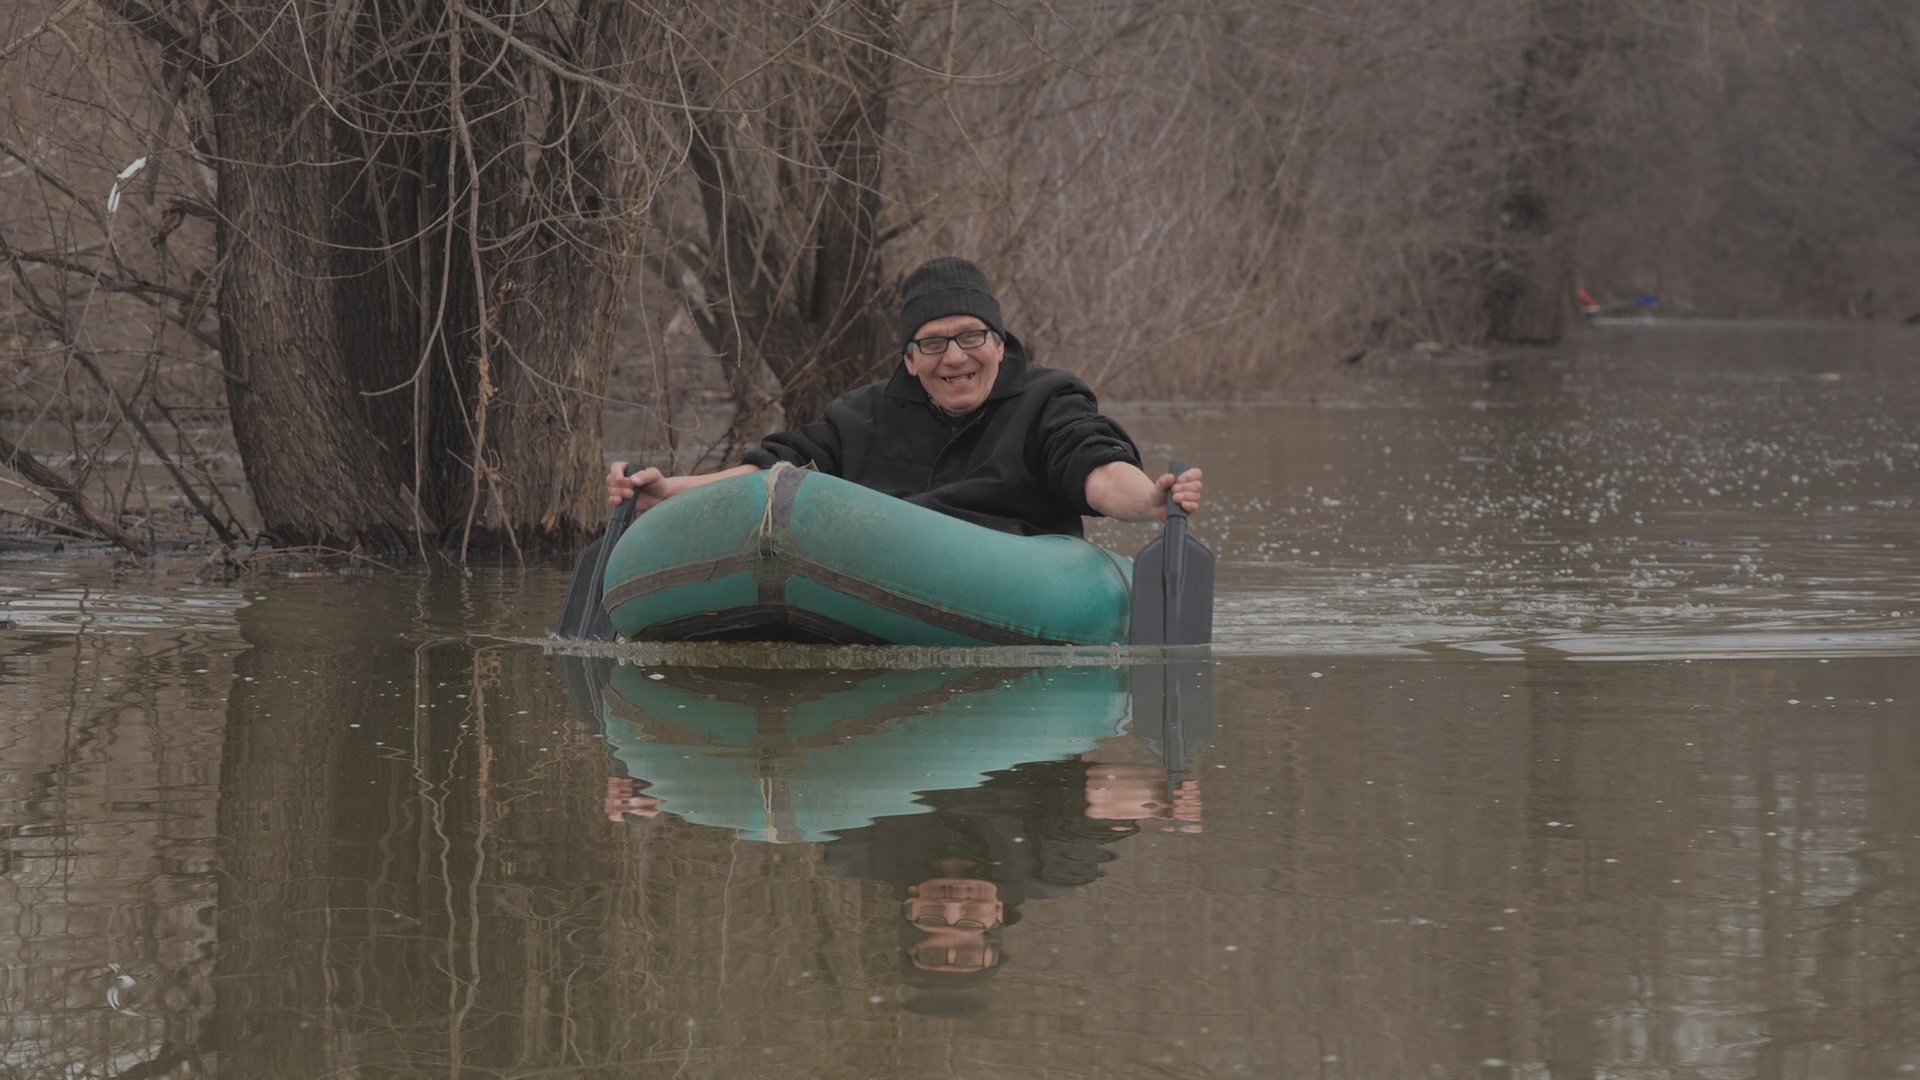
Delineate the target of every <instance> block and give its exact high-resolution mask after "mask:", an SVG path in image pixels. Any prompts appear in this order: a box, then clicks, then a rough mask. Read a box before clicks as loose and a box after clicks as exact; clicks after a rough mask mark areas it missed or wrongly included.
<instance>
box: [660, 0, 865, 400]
mask: <svg viewBox="0 0 1920 1080" xmlns="http://www.w3.org/2000/svg"><path fill="white" fill-rule="evenodd" d="M901 6H902V0H853V2H851V3H832V2H825V3H806V4H799V5H791V4H785V5H783V4H767V3H759V2H755V0H746V2H742V3H734V4H714V5H711V6H709V7H708V8H707V9H706V13H705V17H704V18H703V19H702V20H701V24H700V26H699V28H698V29H697V30H696V31H695V32H693V33H692V34H690V35H689V37H688V39H687V42H686V46H685V48H683V49H682V50H680V51H678V52H677V53H676V54H675V57H674V61H675V68H676V71H677V72H678V75H679V78H680V80H681V92H682V93H683V95H684V98H683V102H682V105H681V107H680V108H679V109H678V110H676V113H675V114H676V117H677V119H678V121H679V123H680V125H681V128H682V134H683V138H684V139H685V145H686V147H687V165H688V174H689V177H688V178H689V180H690V181H691V184H692V187H693V188H694V198H693V199H691V200H689V202H690V204H691V205H697V207H698V215H697V217H698V225H697V226H691V227H689V226H688V225H684V224H681V223H678V222H675V221H673V220H672V219H671V217H670V216H669V217H668V218H667V220H666V227H667V232H668V237H669V239H668V240H667V242H666V243H665V244H664V245H663V250H664V254H665V262H666V265H667V267H668V277H669V280H670V281H672V282H673V283H675V284H676V285H677V286H678V287H679V288H681V290H682V291H683V293H684V295H685V296H686V297H687V299H688V301H689V310H690V311H691V313H692V315H693V317H694V320H695V322H696V323H697V324H698V326H699V328H700V331H701V333H702V335H703V336H704V337H705V338H706V340H707V341H708V342H709V344H710V345H711V346H712V347H713V349H714V350H715V351H716V352H718V353H719V355H720V357H721V358H722V362H723V363H724V364H725V365H726V367H727V370H728V379H729V383H730V385H731V386H732V387H733V388H734V391H735V396H736V399H737V401H738V402H739V404H740V407H741V408H740V415H739V416H738V417H737V418H736V420H735V423H734V432H735V436H736V437H738V436H740V435H744V434H750V433H751V432H752V431H753V430H755V429H756V428H758V427H760V426H764V423H765V421H766V419H767V416H766V410H765V409H764V408H761V407H759V406H760V403H759V402H757V401H756V400H755V398H754V396H753V394H752V386H753V381H754V380H753V376H754V373H755V370H756V369H757V367H758V366H760V365H764V366H765V367H766V368H767V369H768V370H770V371H771V372H772V374H773V376H774V377H775V378H776V379H777V380H778V383H779V387H780V396H779V404H780V406H781V407H782V409H783V411H784V413H785V416H786V418H787V419H788V420H789V421H790V422H794V423H799V422H804V421H807V420H812V419H815V418H817V417H819V416H820V415H821V414H822V413H824V412H825V410H826V406H827V403H828V402H829V401H831V400H832V399H833V398H835V397H837V396H838V395H839V394H841V393H843V392H845V391H846V390H848V389H850V388H852V387H854V386H857V385H859V384H861V383H863V382H865V381H867V380H868V379H871V378H872V377H873V376H874V375H875V374H876V373H877V372H878V371H879V370H881V365H882V364H883V363H884V360H885V357H886V355H887V352H888V350H887V344H888V337H889V332H888V329H887V326H886V315H887V312H886V311H884V310H883V308H882V305H881V303H880V300H881V297H882V293H883V268H882V263H881V259H880V249H881V246H882V245H883V244H884V243H885V241H886V239H887V238H886V237H885V236H883V235H881V233H880V226H879V218H880V213H881V209H882V204H883V197H884V195H883V193H884V188H883V177H884V170H883V150H884V141H885V139H886V136H887V123H888V114H889V109H890V107H891V99H892V96H893V94H894V91H895V80H894V72H895V67H896V53H895V50H896V48H897V44H896V27H897V25H898V22H899V19H900V11H901ZM687 216H692V215H687Z"/></svg>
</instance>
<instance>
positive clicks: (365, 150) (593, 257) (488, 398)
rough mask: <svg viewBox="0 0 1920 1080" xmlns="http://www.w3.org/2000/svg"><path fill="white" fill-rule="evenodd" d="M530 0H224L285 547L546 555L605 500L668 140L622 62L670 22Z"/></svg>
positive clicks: (226, 342)
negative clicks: (288, 0)
mask: <svg viewBox="0 0 1920 1080" xmlns="http://www.w3.org/2000/svg"><path fill="white" fill-rule="evenodd" d="M512 8H513V5H510V4H507V3H481V2H479V0H475V2H473V3H470V4H467V5H464V6H447V7H441V6H440V5H425V6H421V7H418V8H402V9H399V10H395V9H390V8H386V7H384V6H383V7H380V8H374V9H369V10H364V11H357V12H352V13H342V12H340V10H339V9H338V8H337V7H320V6H315V5H309V4H304V3H303V4H296V5H294V7H293V9H292V10H282V9H265V8H256V7H252V6H242V5H238V4H222V5H219V6H218V7H217V10H216V13H215V19H214V22H213V31H214V37H215V39H216V40H217V41H218V42H219V48H220V55H221V56H223V57H230V58H231V59H229V60H227V61H226V62H225V63H223V64H222V65H221V66H220V67H219V68H218V70H217V71H216V72H215V74H214V75H213V76H212V77H211V78H210V80H209V83H208V87H209V90H210V93H211V98H212V102H213V106H214V113H215V123H216V131H217V133H218V141H219V149H220V155H219V159H220V161H221V167H220V184H219V189H220V195H219V202H220V210H221V215H222V228H221V246H222V255H223V273H224V276H223V280H222V290H221V296H220V310H221V324H222V331H221V345H222V353H223V356H224V360H225V364H226V369H227V372H228V374H229V377H230V380H231V381H230V396H231V403H232V410H233V418H234V430H235V435H236V438H237V440H238V442H239V446H240V450H241V454H242V457H243V459H244V461H245V465H246V470H247V478H248V480H249V482H250V483H251V484H252V487H253V492H254V498H255V501H256V503H257V505H258V506H259V509H260V513H261V517H262V521H263V523H264V524H265V527H266V529H267V531H268V532H269V533H271V534H272V535H273V536H274V537H275V538H277V539H279V540H281V541H284V542H290V543H318V544H329V545H335V546H342V547H371V548H374V549H378V550H382V551H389V552H391V551H399V550H405V549H426V548H429V547H431V546H434V545H440V546H443V547H450V548H453V549H455V550H457V551H459V552H461V553H467V552H470V551H485V550H501V549H504V548H508V547H512V548H514V549H516V550H518V551H520V552H522V553H523V554H524V553H526V552H528V551H529V550H531V551H540V550H550V549H567V548H570V547H572V546H574V545H576V544H577V543H578V542H579V540H580V539H581V538H582V537H583V536H585V535H588V534H590V533H591V532H593V531H595V530H596V529H597V528H598V527H599V525H600V523H601V521H602V519H603V517H604V508H603V507H602V506H601V504H600V499H599V496H598V495H597V493H596V485H595V483H594V481H595V480H596V478H597V476H598V474H599V471H600V458H601V451H600V423H599V415H600V406H601V402H602V401H603V399H604V394H605V390H606V384H607V377H608V370H609V367H610V364H611V352H612V347H613V335H614V330H615V327H616V325H617V321H618V316H619V307H620V301H621V298H622V297H623V295H624V285H625V283H626V280H627V266H628V263H629V262H630V257H631V253H632V249H633V239H634V236H635V235H636V232H637V227H638V222H639V220H640V215H639V214H638V213H636V212H635V209H634V208H635V207H636V206H638V205H640V204H641V203H642V202H643V201H644V200H643V198H642V196H643V194H644V187H645V185H646V183H647V182H649V181H650V179H651V172H652V165H653V160H652V159H653V151H654V149H655V147H656V146H657V143H656V141H655V140H654V139H653V138H652V137H651V135H650V128H649V126H648V125H649V122H650V121H649V118H648V116H647V115H646V109H645V107H644V106H642V105H639V104H636V102H637V100H638V99H639V98H641V97H643V96H644V93H628V92H624V91H623V84H621V83H620V82H618V80H621V79H628V78H631V77H632V73H633V72H635V71H637V70H640V69H641V68H642V66H643V65H642V63H641V61H640V59H639V58H637V57H636V56H634V55H629V53H630V52H637V50H638V47H639V46H638V44H637V43H643V42H648V41H650V40H654V39H658V38H659V37H660V36H661V35H659V34H650V33H649V32H648V31H649V27H648V26H647V25H645V23H646V21H647V19H648V18H649V16H647V15H645V14H643V13H642V12H641V10H640V9H639V8H638V7H636V6H634V5H630V4H627V3H623V2H619V0H605V2H602V0H575V2H574V3H572V4H571V5H560V6H555V7H550V8H545V9H541V10H540V12H539V13H538V14H537V15H519V14H515V13H514V12H513V10H512ZM425 18H434V19H438V20H440V23H439V25H438V26H435V27H423V26H421V25H420V22H421V21H422V20H423V19H425ZM423 31H426V32H425V33H424V34H423ZM503 39H510V40H511V43H509V41H508V40H503ZM316 50H318V51H319V52H318V55H311V56H310V55H309V54H310V53H314V52H315V51H316ZM529 51H534V52H537V58H529V55H528V53H529ZM308 73H311V77H307V76H308ZM610 80H612V81H610ZM636 135H638V137H636Z"/></svg>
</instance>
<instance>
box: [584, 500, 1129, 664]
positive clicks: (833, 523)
mask: <svg viewBox="0 0 1920 1080" xmlns="http://www.w3.org/2000/svg"><path fill="white" fill-rule="evenodd" d="M1132 573H1133V564H1132V562H1131V561H1130V560H1128V559H1126V558H1124V557H1122V556H1119V555H1115V554H1114V553H1112V552H1110V551H1105V550H1102V549H1101V548H1098V547H1095V546H1094V545H1092V544H1089V543H1087V542H1086V541H1085V540H1081V539H1078V538H1075V537H1070V536H1014V535H1012V534H1010V533H1002V532H996V531H994V530H992V529H986V528H982V527H981V526H978V525H974V524H972V523H970V522H965V521H961V520H959V519H958V518H953V517H948V516H947V515H945V514H942V513H939V512H937V511H934V510H928V509H926V508H925V507H921V506H915V505H913V504H912V503H909V502H905V501H902V500H900V499H896V498H893V497H892V496H890V495H883V494H881V493H880V492H877V491H873V490H870V489H868V488H864V487H861V486H860V485H858V484H854V483H850V482H848V481H845V480H841V479H839V478H837V477H832V476H826V475H824V474H821V473H817V472H813V471H811V470H807V469H796V468H793V467H792V466H787V465H777V466H775V467H774V468H773V469H771V470H768V471H765V472H759V473H753V474H750V475H747V476H737V477H732V478H730V479H727V480H721V481H717V482H715V483H712V484H707V485H705V486H702V487H698V488H695V489H693V490H692V491H688V492H686V493H684V494H681V495H676V496H674V497H673V498H671V499H668V500H666V501H665V502H663V503H661V504H659V505H658V506H655V507H654V508H653V509H651V510H649V511H647V512H646V513H645V514H642V515H640V517H639V518H638V519H637V520H636V521H635V522H634V524H633V525H632V526H631V527H629V528H628V529H627V531H626V533H625V534H624V535H623V536H621V538H620V542H619V544H618V546H616V547H615V548H614V550H613V555H612V557H611V558H609V559H608V560H607V576H606V580H605V586H606V594H605V595H606V601H605V602H606V606H607V611H608V613H609V614H610V615H611V616H612V618H613V625H614V629H616V630H618V631H619V632H620V634H621V635H622V636H624V637H628V638H637V639H641V640H652V641H662V640H666V641H689V640H706V639H731V640H785V641H827V642H839V643H849V644H855V643H866V644H892V645H925V646H978V645H1029V644H1075V645H1106V644H1114V643H1118V642H1124V641H1126V640H1127V620H1128V605H1129V599H1128V590H1129V588H1130V586H1131V584H1132Z"/></svg>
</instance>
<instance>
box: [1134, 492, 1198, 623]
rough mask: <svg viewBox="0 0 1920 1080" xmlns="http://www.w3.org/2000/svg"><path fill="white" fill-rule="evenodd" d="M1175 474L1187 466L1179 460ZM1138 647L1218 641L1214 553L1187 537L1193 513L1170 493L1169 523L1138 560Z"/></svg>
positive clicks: (1168, 504)
mask: <svg viewBox="0 0 1920 1080" xmlns="http://www.w3.org/2000/svg"><path fill="white" fill-rule="evenodd" d="M1167 471H1169V472H1171V473H1172V474H1173V475H1175V476H1179V475H1180V474H1181V473H1184V472H1186V471H1187V466H1186V464H1185V463H1184V462H1182V461H1180V460H1179V459H1177V458H1176V459H1174V461H1173V463H1172V464H1171V465H1170V466H1169V467H1168V470H1167ZM1128 640H1129V641H1131V642H1132V643H1133V644H1135V645H1211V644H1213V552H1212V551H1210V550H1208V549H1207V545H1205V544H1203V543H1201V542H1200V541H1198V540H1195V539H1194V538H1193V537H1191V536H1188V535H1187V512H1186V511H1185V510H1184V509H1182V508H1181V506H1180V504H1179V503H1177V502H1174V501H1173V492H1171V491H1169V492H1167V527H1166V529H1165V530H1164V531H1162V532H1161V534H1160V538H1159V539H1157V540H1154V541H1153V542H1151V543H1149V544H1148V545H1147V546H1146V547H1143V548H1141V549H1140V554H1138V555H1136V556H1134V559H1133V621H1132V626H1131V632H1130V633H1129V635H1128Z"/></svg>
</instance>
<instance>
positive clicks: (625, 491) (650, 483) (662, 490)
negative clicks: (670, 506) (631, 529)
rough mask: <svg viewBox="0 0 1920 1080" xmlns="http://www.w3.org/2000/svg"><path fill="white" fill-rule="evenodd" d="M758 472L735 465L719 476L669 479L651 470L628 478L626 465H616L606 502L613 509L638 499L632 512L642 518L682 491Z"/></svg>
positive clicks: (610, 475) (610, 473) (611, 471)
mask: <svg viewBox="0 0 1920 1080" xmlns="http://www.w3.org/2000/svg"><path fill="white" fill-rule="evenodd" d="M759 471H760V466H758V465H735V466H734V467H733V468H731V469H722V470H720V471H719V472H712V473H695V474H694V475H692V476H668V475H666V474H665V473H663V472H661V471H660V470H659V469H656V468H653V467H652V466H648V467H647V468H644V469H641V470H640V471H639V472H637V473H634V474H633V475H632V476H628V475H627V463H626V462H624V461H616V462H614V463H613V464H612V465H611V466H609V467H608V469H607V501H608V502H609V503H612V504H613V505H614V506H619V505H620V504H621V503H623V502H626V501H627V500H628V499H638V500H640V501H639V502H636V503H634V505H633V512H634V513H636V514H640V513H645V512H646V511H648V510H651V509H653V508H654V507H656V506H659V505H660V504H661V503H662V502H664V501H666V500H667V499H668V498H671V497H672V496H674V495H678V494H680V493H681V492H683V491H691V490H692V489H694V488H697V487H700V486H701V485H703V484H711V483H713V482H714V481H716V480H725V479H727V478H728V477H730V476H745V475H747V474H748V473H756V472H759Z"/></svg>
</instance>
